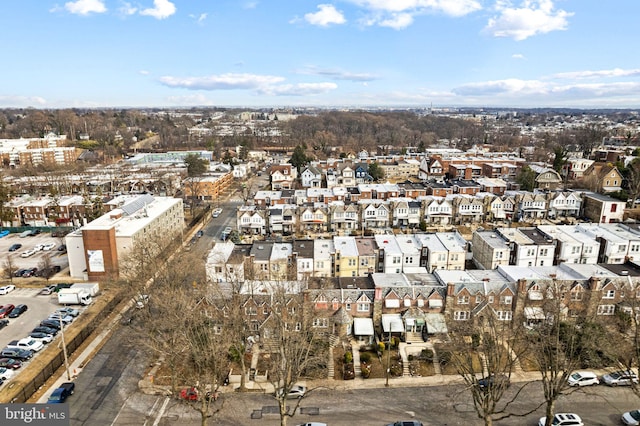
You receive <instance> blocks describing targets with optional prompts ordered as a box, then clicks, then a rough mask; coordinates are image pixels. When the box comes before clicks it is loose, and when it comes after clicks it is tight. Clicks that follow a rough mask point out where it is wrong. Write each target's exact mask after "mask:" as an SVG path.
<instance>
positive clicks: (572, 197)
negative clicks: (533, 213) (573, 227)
mask: <svg viewBox="0 0 640 426" xmlns="http://www.w3.org/2000/svg"><path fill="white" fill-rule="evenodd" d="M549 196H550V198H549V206H548V210H547V217H548V218H549V219H556V218H561V217H578V216H579V215H580V209H581V207H582V197H581V196H580V194H578V193H577V192H567V191H558V192H553V193H550V194H549Z"/></svg>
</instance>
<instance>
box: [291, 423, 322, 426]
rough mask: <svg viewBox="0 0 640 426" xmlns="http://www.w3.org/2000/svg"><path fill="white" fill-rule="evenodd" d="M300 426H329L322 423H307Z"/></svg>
mask: <svg viewBox="0 0 640 426" xmlns="http://www.w3.org/2000/svg"><path fill="white" fill-rule="evenodd" d="M298 426H327V424H326V423H320V422H307V423H302V424H299V425H298Z"/></svg>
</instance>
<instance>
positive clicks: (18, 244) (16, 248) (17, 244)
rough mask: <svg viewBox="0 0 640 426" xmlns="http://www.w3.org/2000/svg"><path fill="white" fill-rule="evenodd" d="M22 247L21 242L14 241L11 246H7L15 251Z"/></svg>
mask: <svg viewBox="0 0 640 426" xmlns="http://www.w3.org/2000/svg"><path fill="white" fill-rule="evenodd" d="M21 247H22V244H20V243H15V244H13V245H12V246H11V247H9V251H17V250H18V249H19V248H21Z"/></svg>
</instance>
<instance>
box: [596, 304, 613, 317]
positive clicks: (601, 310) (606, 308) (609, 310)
mask: <svg viewBox="0 0 640 426" xmlns="http://www.w3.org/2000/svg"><path fill="white" fill-rule="evenodd" d="M615 310H616V305H598V312H597V314H598V315H613V314H614V312H615Z"/></svg>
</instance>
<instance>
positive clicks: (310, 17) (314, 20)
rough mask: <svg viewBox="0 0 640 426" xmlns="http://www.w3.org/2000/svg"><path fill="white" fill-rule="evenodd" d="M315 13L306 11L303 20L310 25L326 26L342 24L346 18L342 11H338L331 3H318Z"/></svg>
mask: <svg viewBox="0 0 640 426" xmlns="http://www.w3.org/2000/svg"><path fill="white" fill-rule="evenodd" d="M318 9H320V10H318V11H317V12H316V13H307V14H305V15H304V19H305V21H307V22H308V23H310V24H311V25H318V26H320V27H327V26H329V25H331V24H344V23H345V22H347V21H346V19H345V18H344V15H343V14H342V12H340V11H338V10H337V9H336V8H335V7H334V6H333V5H331V4H319V5H318Z"/></svg>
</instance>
